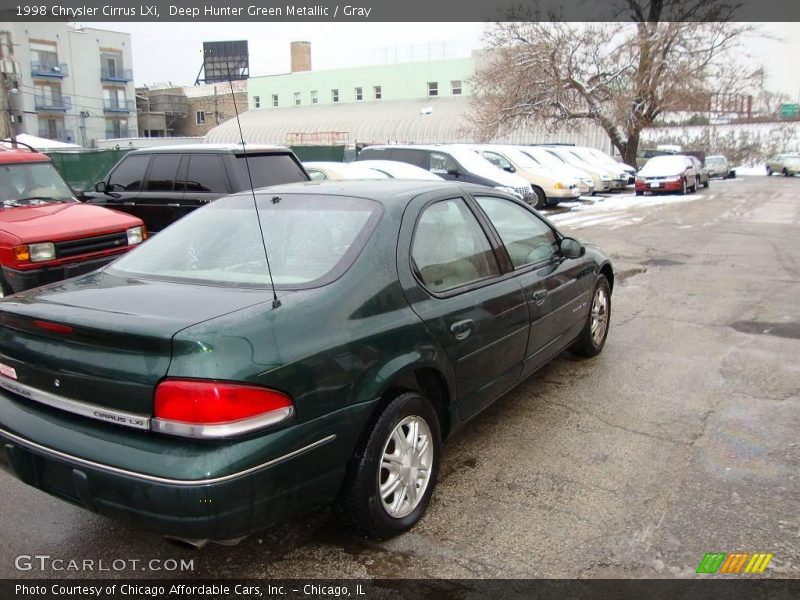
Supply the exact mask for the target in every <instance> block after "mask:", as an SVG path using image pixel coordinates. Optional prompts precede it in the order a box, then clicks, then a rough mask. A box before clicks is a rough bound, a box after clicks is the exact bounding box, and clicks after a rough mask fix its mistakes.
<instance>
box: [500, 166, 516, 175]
mask: <svg viewBox="0 0 800 600" xmlns="http://www.w3.org/2000/svg"><path fill="white" fill-rule="evenodd" d="M503 171H505V172H506V173H516V172H517V170H516V169H515V168H514V167H510V166H509V167H503Z"/></svg>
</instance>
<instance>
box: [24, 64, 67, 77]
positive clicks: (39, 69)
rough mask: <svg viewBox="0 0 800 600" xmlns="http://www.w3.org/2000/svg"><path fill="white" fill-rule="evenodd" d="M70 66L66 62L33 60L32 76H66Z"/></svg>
mask: <svg viewBox="0 0 800 600" xmlns="http://www.w3.org/2000/svg"><path fill="white" fill-rule="evenodd" d="M67 75H69V67H68V66H67V65H66V63H55V62H49V61H43V60H34V61H31V76H33V77H58V78H61V77H66V76H67Z"/></svg>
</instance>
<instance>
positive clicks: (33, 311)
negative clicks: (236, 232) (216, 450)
mask: <svg viewBox="0 0 800 600" xmlns="http://www.w3.org/2000/svg"><path fill="white" fill-rule="evenodd" d="M269 299H271V294H270V293H269V292H267V291H265V290H253V289H241V288H223V287H217V286H203V285H186V284H176V283H170V282H160V281H152V280H150V281H145V280H137V279H131V278H128V277H120V276H115V275H111V274H109V273H105V272H100V273H93V274H90V275H87V276H85V277H81V278H77V279H73V280H71V281H67V282H64V283H62V284H58V285H55V286H49V287H46V288H40V289H38V290H31V291H29V292H23V293H21V294H17V295H16V296H12V297H10V298H8V299H6V300H3V301H2V302H0V363H2V364H0V385H2V387H4V388H5V389H6V390H8V391H11V392H12V393H16V394H17V395H18V396H23V397H26V398H28V399H29V400H31V401H36V400H38V401H40V402H44V403H49V404H51V405H55V404H54V402H47V400H48V399H51V400H52V398H51V396H56V397H57V398H58V399H68V400H72V401H76V402H78V403H81V404H88V405H90V406H91V407H93V409H94V410H93V412H97V413H105V414H91V413H89V414H87V416H94V417H95V418H99V419H105V420H108V421H114V420H115V419H114V418H113V416H114V415H115V414H117V413H119V414H121V415H123V416H125V415H134V416H137V415H138V416H139V417H143V418H145V419H146V418H149V417H150V416H151V415H152V410H153V392H154V390H155V386H156V385H157V383H158V381H159V380H160V379H161V378H162V377H164V376H165V375H166V373H167V370H168V368H169V364H170V361H171V357H172V338H173V336H174V335H175V334H176V333H178V332H179V331H181V330H182V329H184V328H186V327H189V326H191V325H195V324H197V323H201V322H203V321H206V320H208V319H212V318H215V317H218V316H221V315H224V314H228V313H231V312H234V311H237V310H240V309H243V308H246V307H248V306H252V305H254V304H258V303H260V302H264V301H267V300H269ZM3 384H5V385H3ZM31 390H32V391H31ZM56 404H57V402H56ZM63 408H64V409H65V410H71V409H70V408H69V407H68V406H64V407H63ZM73 408H75V407H73ZM105 409H107V410H105ZM71 412H80V411H77V410H71ZM120 422H122V421H120ZM123 424H128V425H132V426H136V425H135V424H132V423H123Z"/></svg>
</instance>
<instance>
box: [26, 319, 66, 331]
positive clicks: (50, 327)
mask: <svg viewBox="0 0 800 600" xmlns="http://www.w3.org/2000/svg"><path fill="white" fill-rule="evenodd" d="M33 324H34V325H36V327H39V328H40V329H44V330H46V331H52V332H53V333H75V330H74V329H72V327H71V326H70V325H62V324H61V323H52V322H50V321H40V320H39V319H34V320H33Z"/></svg>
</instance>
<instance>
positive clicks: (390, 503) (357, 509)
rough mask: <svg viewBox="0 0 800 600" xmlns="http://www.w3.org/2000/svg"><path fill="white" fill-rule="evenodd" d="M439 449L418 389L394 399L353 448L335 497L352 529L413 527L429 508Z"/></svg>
mask: <svg viewBox="0 0 800 600" xmlns="http://www.w3.org/2000/svg"><path fill="white" fill-rule="evenodd" d="M440 448H441V439H440V430H439V419H438V418H437V416H436V411H435V410H434V409H433V406H431V403H430V402H429V401H428V400H427V399H426V398H425V397H424V396H422V395H420V394H418V393H416V392H407V393H405V394H401V395H399V396H397V397H396V398H394V399H393V400H392V401H391V402H390V403H389V404H388V405H387V406H386V408H385V409H384V410H383V412H382V413H381V415H380V416H379V417H378V420H377V421H376V422H375V424H374V426H373V427H372V429H371V431H369V432H368V434H367V435H366V437H365V439H363V440H362V442H361V445H360V446H359V448H358V449H357V450H356V453H355V455H354V457H353V460H352V462H351V464H350V466H349V468H348V473H347V476H346V479H345V482H344V485H343V487H342V491H341V492H340V494H339V498H338V499H337V501H336V506H335V510H336V513H337V515H338V517H339V519H340V521H341V522H342V523H343V524H344V525H345V526H346V527H347V528H348V529H350V530H352V531H353V532H354V533H356V534H359V535H362V536H364V537H368V538H373V539H379V540H380V539H387V538H390V537H392V536H395V535H397V534H399V533H403V532H404V531H407V530H409V529H411V528H412V527H413V526H414V525H415V524H416V523H417V521H419V520H420V518H421V517H422V515H423V514H425V510H426V509H427V508H428V503H429V502H430V499H431V495H432V494H433V489H434V487H435V486H436V474H437V472H438V470H439V460H440V459H439V455H440Z"/></svg>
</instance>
